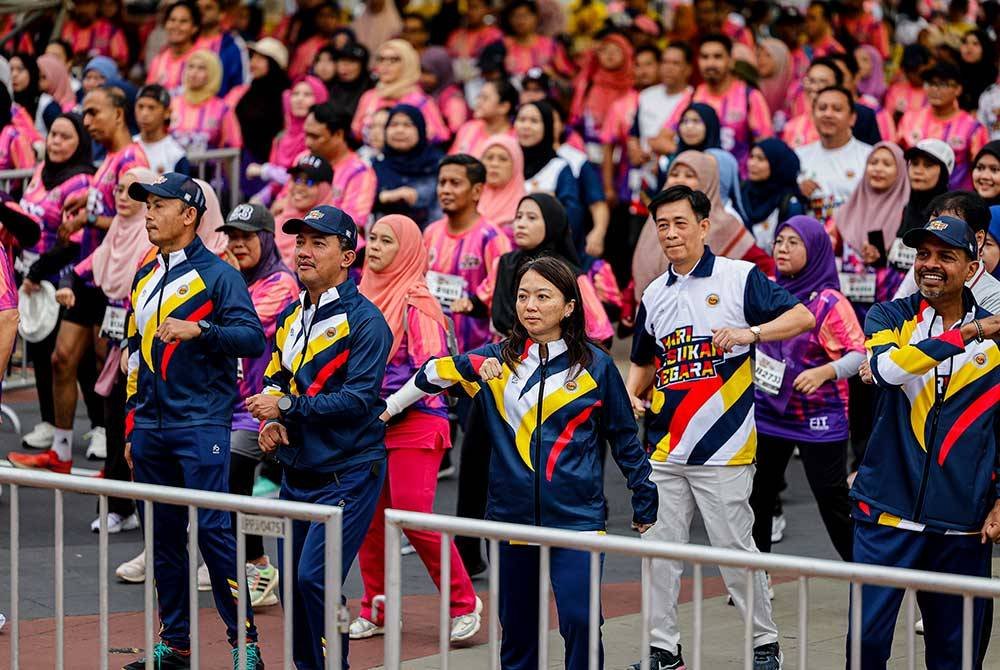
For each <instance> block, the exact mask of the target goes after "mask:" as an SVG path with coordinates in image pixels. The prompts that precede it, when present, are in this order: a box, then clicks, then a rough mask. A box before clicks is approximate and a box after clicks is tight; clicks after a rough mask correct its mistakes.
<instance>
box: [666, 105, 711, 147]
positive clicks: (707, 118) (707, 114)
mask: <svg viewBox="0 0 1000 670" xmlns="http://www.w3.org/2000/svg"><path fill="white" fill-rule="evenodd" d="M688 111H692V112H694V113H695V114H697V115H698V116H700V117H701V122H702V123H704V124H705V139H703V140H702V141H701V142H699V143H698V144H687V143H685V142H684V140H683V139H681V136H680V133H677V154H680V153H681V152H684V151H688V150H689V149H693V150H694V151H705V150H706V149H720V148H722V124H720V123H719V115H718V114H716V113H715V110H714V109H712V107H711V106H710V105H706V104H705V103H703V102H692V103H691V104H690V105H688V108H687V109H685V110H684V111H683V112H682V113H681V116H680V119H681V121H683V120H684V115H685V114H687V113H688Z"/></svg>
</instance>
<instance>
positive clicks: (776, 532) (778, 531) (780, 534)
mask: <svg viewBox="0 0 1000 670" xmlns="http://www.w3.org/2000/svg"><path fill="white" fill-rule="evenodd" d="M787 527H788V523H787V522H786V521H785V515H784V514H779V515H778V516H776V517H774V518H773V519H772V521H771V544H778V543H779V542H781V541H782V540H784V539H785V528H787Z"/></svg>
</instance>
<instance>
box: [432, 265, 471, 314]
mask: <svg viewBox="0 0 1000 670" xmlns="http://www.w3.org/2000/svg"><path fill="white" fill-rule="evenodd" d="M467 286H468V283H467V282H466V281H465V279H463V278H462V277H459V276H458V275H449V274H445V273H443V272H434V271H433V270H431V271H429V272H428V273H427V288H428V289H430V292H431V295H432V296H434V297H435V298H437V301H438V302H439V303H441V306H442V307H446V308H449V309H450V308H451V305H452V303H454V302H455V301H456V300H458V299H459V298H464V297H465V292H466V288H467Z"/></svg>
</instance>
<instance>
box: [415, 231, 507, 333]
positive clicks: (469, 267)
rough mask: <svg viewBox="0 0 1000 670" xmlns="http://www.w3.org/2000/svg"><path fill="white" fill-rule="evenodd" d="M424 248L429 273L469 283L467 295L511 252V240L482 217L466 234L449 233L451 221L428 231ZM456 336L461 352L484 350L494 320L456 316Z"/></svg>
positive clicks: (472, 292)
mask: <svg viewBox="0 0 1000 670" xmlns="http://www.w3.org/2000/svg"><path fill="white" fill-rule="evenodd" d="M424 245H425V246H426V247H427V250H428V252H429V259H430V264H429V269H430V270H431V271H433V272H440V273H442V274H446V275H452V276H455V277H460V278H461V279H462V280H464V281H465V288H466V292H467V295H470V296H471V295H473V294H474V293H475V291H476V288H477V287H478V286H479V285H480V284H481V283H482V282H483V280H484V279H486V276H487V275H488V273H489V270H490V268H491V267H492V266H493V264H494V262H496V261H497V260H498V259H499V258H500V257H501V256H503V255H504V254H505V253H507V252H508V251H510V250H511V244H510V240H509V239H508V237H507V236H506V235H504V234H503V233H502V232H501V231H500V229H499V228H497V227H496V226H494V225H493V224H492V223H490V222H489V221H487V220H486V219H484V218H483V217H479V220H478V221H476V223H475V224H474V225H473V226H472V227H471V228H469V229H468V230H466V231H464V232H462V233H458V234H456V233H452V232H451V231H450V230H448V221H447V220H446V219H439V220H437V221H435V222H434V223H432V224H430V225H429V226H427V228H426V229H425V230H424ZM452 318H453V319H454V320H455V335H456V338H457V339H458V348H459V350H460V351H463V352H464V351H469V350H471V349H475V348H476V347H480V346H482V345H484V344H486V343H487V342H489V341H490V340H491V339H492V335H491V333H490V320H489V319H488V318H487V319H477V318H474V317H471V316H466V315H463V314H455V315H454V316H453V317H452Z"/></svg>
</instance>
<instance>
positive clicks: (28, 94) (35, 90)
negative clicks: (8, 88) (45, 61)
mask: <svg viewBox="0 0 1000 670" xmlns="http://www.w3.org/2000/svg"><path fill="white" fill-rule="evenodd" d="M11 58H18V59H20V61H21V63H22V64H24V69H25V70H27V71H28V87H27V88H26V89H24V90H23V91H21V92H20V93H18V92H17V91H15V92H14V102H16V103H17V104H19V105H21V106H22V107H24V108H25V109H26V110H28V114H29V115H30V116H31V119H32V121H34V119H35V112H37V111H38V97H39V96H40V95H41V94H42V89H41V88H39V86H38V79H39V76H40V75H39V74H38V62H37V61H36V60H35V58H34V56H32V55H30V54H26V53H24V52H23V51H19V52H17V53H16V54H14V55H13V56H12V57H11Z"/></svg>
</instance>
